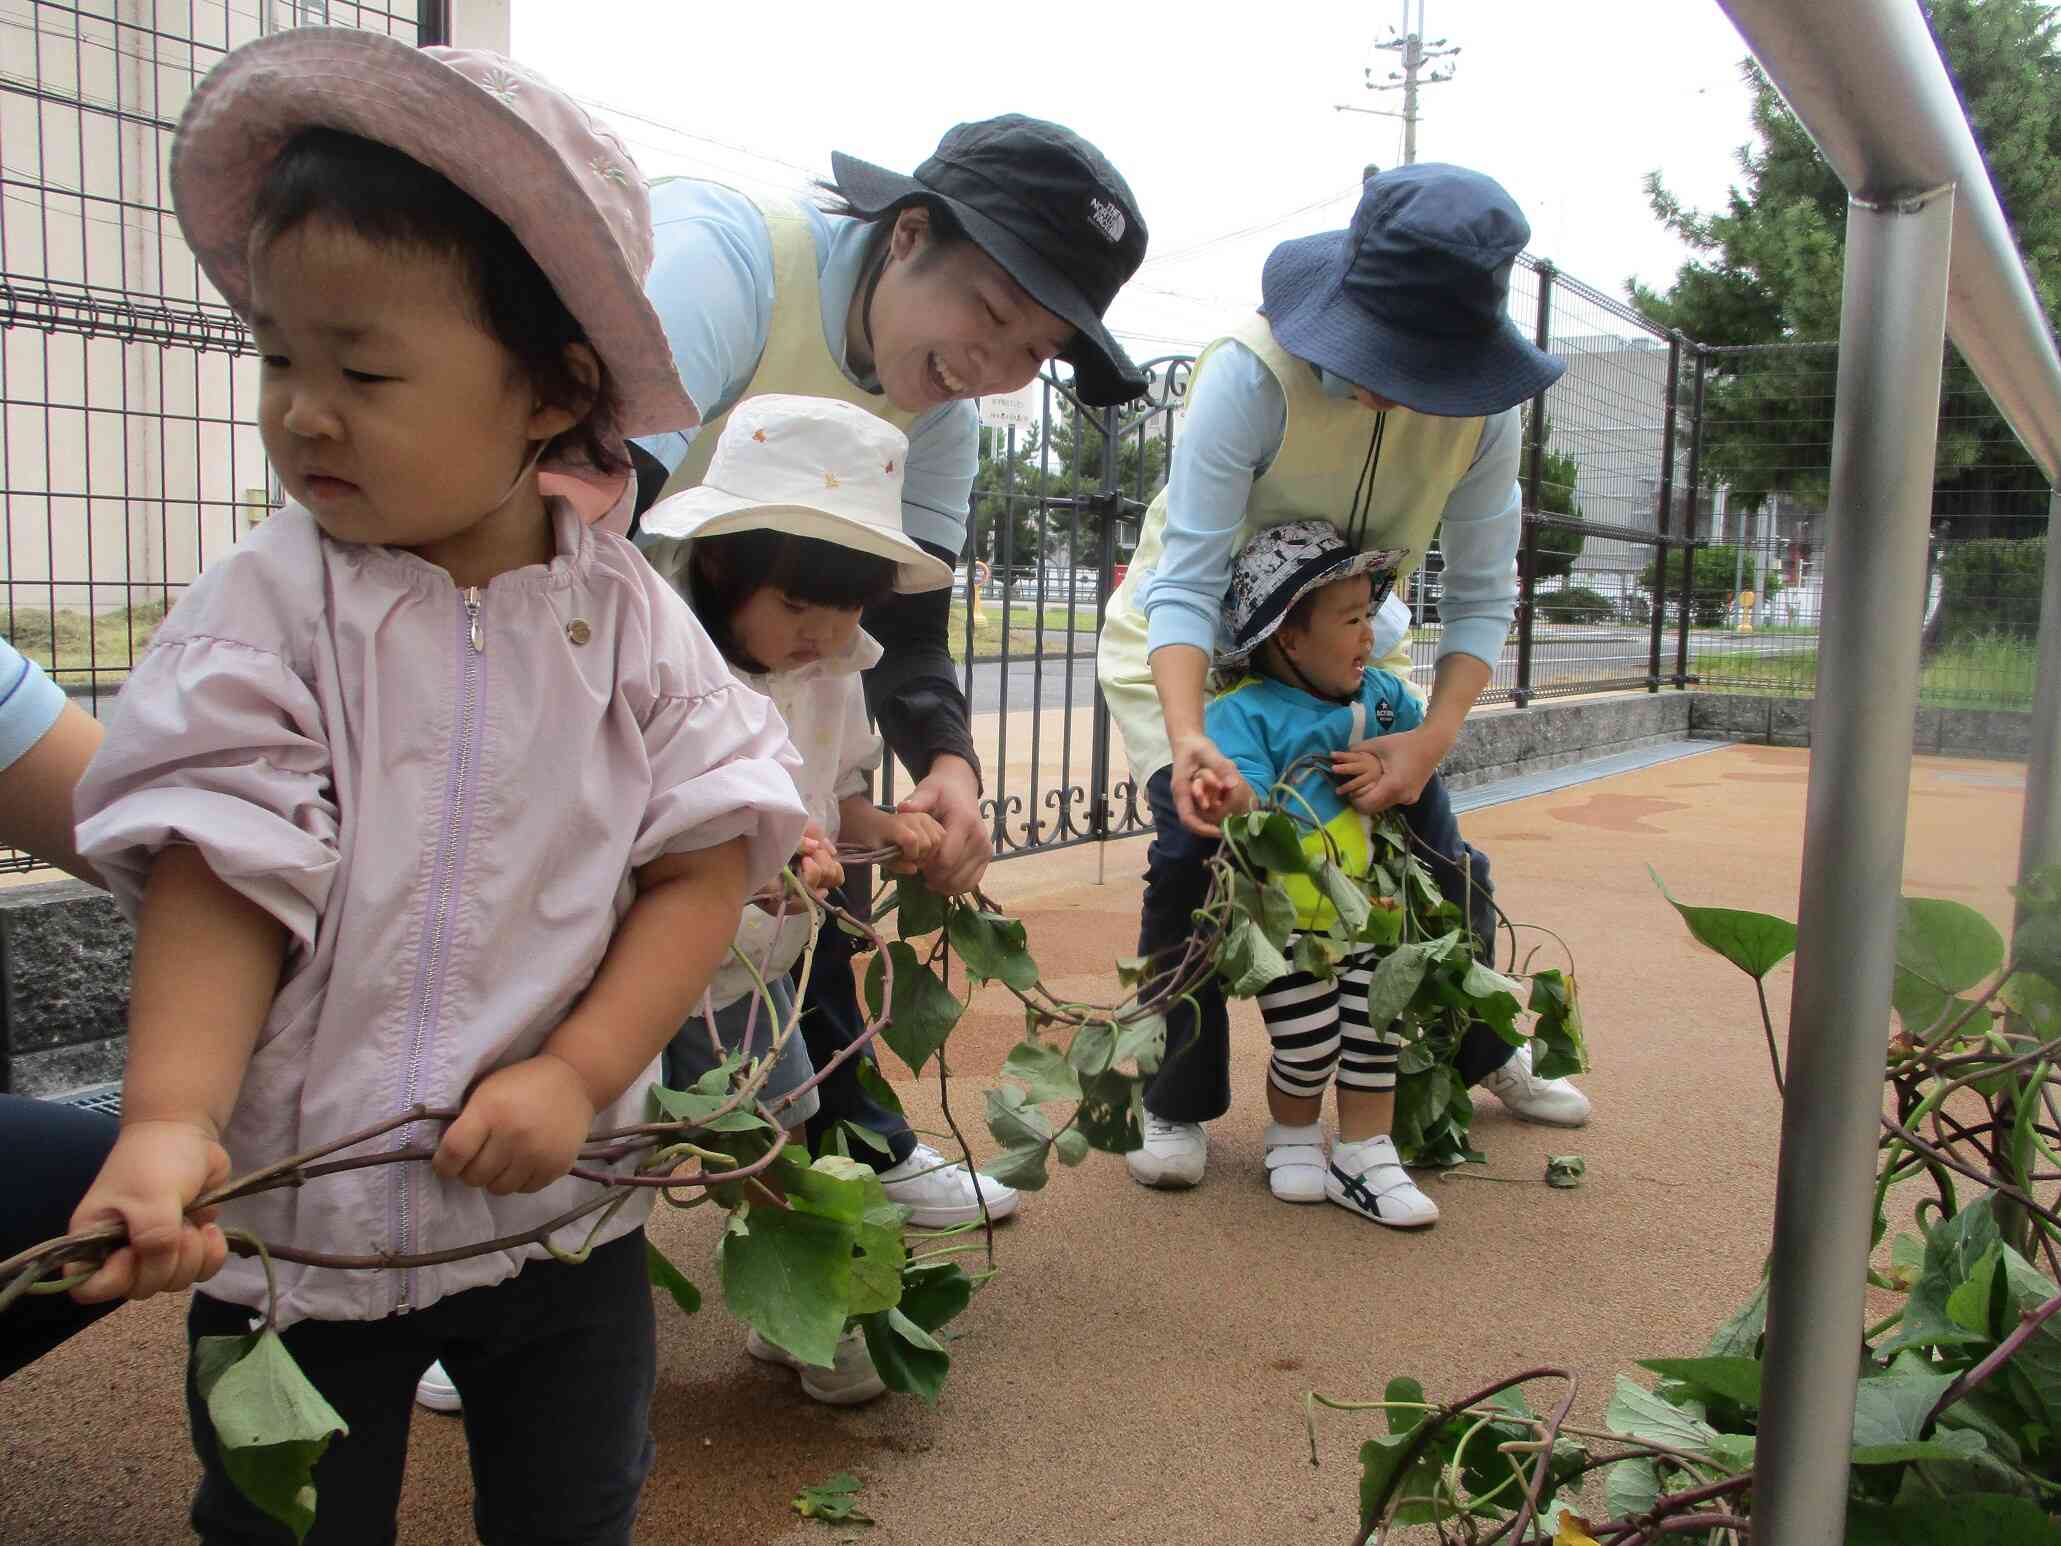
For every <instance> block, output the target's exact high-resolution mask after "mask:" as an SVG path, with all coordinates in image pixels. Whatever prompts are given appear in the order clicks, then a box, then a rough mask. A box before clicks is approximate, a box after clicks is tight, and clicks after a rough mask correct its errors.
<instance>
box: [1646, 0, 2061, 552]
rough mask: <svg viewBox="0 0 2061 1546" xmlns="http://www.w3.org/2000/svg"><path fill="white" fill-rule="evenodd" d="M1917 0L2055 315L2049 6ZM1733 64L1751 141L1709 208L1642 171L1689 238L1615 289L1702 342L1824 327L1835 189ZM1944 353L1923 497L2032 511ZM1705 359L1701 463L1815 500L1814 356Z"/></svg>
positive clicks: (2060, 75) (2007, 456)
mask: <svg viewBox="0 0 2061 1546" xmlns="http://www.w3.org/2000/svg"><path fill="white" fill-rule="evenodd" d="M1921 3H1922V4H1923V6H1924V9H1925V13H1926V15H1927V17H1928V19H1929V20H1930V21H1931V23H1932V28H1933V33H1934V36H1935V38H1936V39H1937V41H1938V43H1939V47H1940V53H1941V57H1942V58H1944V59H1945V61H1946V64H1947V70H1948V73H1949V74H1950V75H1951V76H1952V78H1953V80H1954V82H1955V85H1956V88H1957V89H1958V91H1959V92H1960V96H1961V102H1962V106H1963V108H1964V109H1965V110H1966V112H1967V113H1968V116H1969V121H1970V123H1971V124H1972V125H1973V126H1974V130H1975V138H1976V142H1977V143H1978V144H1979V145H1980V146H1981V147H1982V149H1983V152H1984V155H1985V158H1986V160H1987V164H1988V168H1989V172H1990V178H1991V182H1992V185H1993V186H1994V187H1995V189H1996V191H1997V196H1998V198H1999V200H2000V201H2001V202H2002V204H2003V207H2004V213H2005V216H2006V218H2007V219H2008V220H2009V222H2010V225H2011V229H2012V232H2013V234H2014V235H2015V236H2016V237H2017V239H2018V242H2019V245H2020V247H2021V249H2022V250H2023V252H2024V253H2025V256H2026V263H2027V269H2028V271H2029V273H2030V276H2031V278H2032V282H2033V285H2034V287H2035V289H2036V291H2037V293H2038V295H2039V298H2040V302H2041V304H2042V306H2043V307H2044V308H2045V310H2046V313H2047V316H2048V318H2049V319H2050V321H2051V320H2053V319H2054V318H2056V317H2057V315H2061V53H2057V49H2056V31H2057V24H2056V20H2055V12H2054V9H2053V7H2051V6H2049V5H2047V4H2043V3H2041V0H1921ZM1743 69H1744V72H1745V76H1746V79H1747V81H1748V83H1749V85H1751V87H1752V88H1753V104H1752V109H1751V120H1752V128H1753V132H1754V141H1753V142H1752V143H1749V144H1747V145H1745V146H1742V147H1741V148H1740V150H1739V167H1740V173H1741V177H1740V181H1739V182H1738V183H1737V184H1735V185H1734V186H1733V188H1732V191H1731V196H1730V198H1729V199H1728V201H1727V203H1726V206H1725V208H1724V209H1722V210H1718V211H1700V210H1691V209H1689V208H1687V207H1686V206H1684V205H1683V204H1682V203H1681V201H1680V200H1679V199H1677V198H1676V197H1675V196H1674V195H1673V194H1671V193H1670V192H1669V191H1668V189H1667V187H1666V184H1665V183H1664V182H1663V181H1662V180H1661V175H1660V174H1659V173H1658V172H1655V173H1652V174H1650V175H1649V176H1648V178H1647V181H1646V191H1647V196H1648V199H1649V201H1650V202H1651V204H1652V207H1653V212H1654V214H1655V216H1657V217H1658V218H1659V219H1660V221H1661V222H1662V223H1663V224H1664V225H1666V226H1667V227H1668V228H1669V229H1670V230H1672V231H1674V232H1675V233H1676V234H1677V235H1679V236H1680V237H1681V238H1682V239H1683V240H1684V241H1685V242H1686V243H1687V244H1688V245H1689V246H1690V247H1691V248H1692V249H1693V250H1694V251H1695V253H1696V254H1697V256H1696V257H1695V258H1694V259H1692V260H1691V261H1690V262H1688V263H1685V264H1683V265H1682V267H1681V269H1680V271H1679V272H1678V273H1677V274H1676V276H1675V280H1674V283H1673V284H1672V285H1670V286H1669V287H1668V289H1667V290H1666V291H1665V292H1657V291H1654V290H1651V289H1649V288H1647V287H1645V286H1643V285H1640V284H1639V283H1638V282H1637V281H1636V280H1633V281H1630V282H1629V283H1628V289H1629V290H1630V292H1631V296H1632V300H1633V302H1634V304H1636V305H1637V306H1638V307H1639V309H1640V310H1641V311H1642V312H1644V313H1645V314H1646V315H1647V316H1648V317H1650V318H1652V319H1653V320H1654V321H1655V322H1657V323H1659V324H1661V325H1662V326H1665V327H1671V328H1679V329H1681V330H1682V331H1683V332H1684V333H1686V334H1687V335H1688V336H1689V337H1690V338H1692V339H1695V340H1696V341H1698V342H1700V343H1705V344H1726V345H1731V344H1763V345H1765V344H1779V343H1788V342H1797V341H1806V340H1813V341H1815V340H1822V341H1831V340H1835V339H1837V337H1838V336H1839V300H1840V287H1841V269H1842V263H1843V260H1844V256H1845V245H1846V203H1847V201H1846V190H1845V188H1844V187H1842V186H1841V184H1840V182H1839V179H1838V178H1837V177H1836V176H1835V175H1834V174H1833V172H1832V169H1831V168H1830V167H1829V166H1828V165H1826V163H1825V161H1824V159H1823V157H1821V156H1820V155H1819V154H1818V152H1817V148H1816V147H1815V146H1814V145H1813V144H1812V143H1811V141H1810V137H1809V136H1808V135H1807V134H1805V133H1804V130H1803V126H1802V125H1801V124H1800V123H1799V122H1798V121H1797V119H1796V118H1795V116H1794V115H1793V114H1791V113H1790V111H1789V109H1788V108H1787V107H1786V106H1785V105H1784V104H1783V103H1782V100H1781V98H1780V97H1779V96H1778V95H1777V94H1776V92H1775V90H1774V88H1773V87H1772V86H1771V85H1770V84H1769V83H1768V80H1767V78H1766V76H1764V75H1763V74H1762V73H1761V72H1760V70H1759V69H1758V68H1757V67H1756V66H1755V65H1753V63H1752V62H1751V61H1748V62H1747V63H1746V64H1745V65H1744V66H1743ZM1947 365H1948V369H1947V373H1946V379H1945V385H1944V388H1943V392H1942V396H1943V402H1942V405H1941V425H1940V437H1939V454H1938V469H1939V471H1938V478H1937V482H1936V485H1935V496H1934V497H1935V505H1934V509H1935V512H1936V513H1937V514H1939V515H1941V516H1961V515H1965V516H1989V517H1996V516H2022V517H2034V516H2043V515H2044V513H2045V510H2046V487H2047V485H2046V480H2045V479H2044V478H2043V477H2042V476H2041V475H2040V473H2039V471H2038V469H2037V468H2036V467H2035V466H2034V465H2033V463H2032V460H2031V458H2030V457H2028V456H2027V455H2026V454H2025V452H2024V450H2023V449H2022V448H2021V447H2020V446H2019V445H2018V443H2017V440H2016V438H2015V437H2014V436H2013V435H2012V434H2011V432H2010V430H2009V429H2008V428H2007V427H2006V426H2005V425H2004V423H2003V421H2002V419H2001V418H2000V417H1999V416H1998V414H1997V413H1996V411H1995V410H1994V408H1993V407H1992V406H1991V405H1990V403H1989V400H1988V397H1987V395H1986V394H1985V393H1984V392H1983V391H1982V388H1981V387H1980V385H1978V384H1977V383H1976V382H1975V380H1974V378H1973V375H1972V374H1971V373H1970V372H1969V371H1968V370H1967V368H1966V367H1965V366H1963V365H1961V364H1960V363H1959V362H1958V360H1957V359H1956V358H1955V357H1954V356H1953V354H1952V351H1951V350H1949V354H1948V361H1947ZM1710 367H1711V369H1710V371H1709V373H1708V374H1707V376H1706V381H1705V397H1706V414H1705V424H1706V435H1705V440H1704V447H1703V460H1702V476H1703V480H1704V481H1705V482H1706V483H1707V484H1716V483H1718V482H1726V483H1729V484H1730V485H1731V498H1732V501H1733V506H1734V508H1745V509H1749V510H1751V509H1755V508H1758V507H1759V505H1760V504H1761V503H1762V501H1764V500H1765V499H1767V498H1768V497H1769V496H1770V495H1774V494H1781V493H1791V494H1795V495H1797V496H1799V497H1800V498H1802V499H1804V500H1806V501H1808V502H1812V503H1819V502H1822V500H1823V498H1824V495H1825V486H1826V481H1827V477H1828V463H1829V459H1830V452H1831V440H1832V433H1831V408H1832V404H1831V391H1830V380H1831V377H1830V369H1831V366H1830V360H1829V356H1828V355H1826V354H1823V353H1818V354H1814V355H1800V354H1794V353H1781V352H1776V353H1770V354H1765V355H1749V356H1744V357H1740V356H1730V357H1727V356H1717V357H1714V358H1713V359H1712V360H1711V361H1710ZM1684 375H1685V377H1686V375H1687V372H1686V371H1685V372H1684ZM2013 524H2016V523H2005V526H2004V529H2006V530H2008V529H2009V528H2010V526H2011V525H2013ZM1966 534H1968V535H1976V534H1977V532H1976V531H1975V529H1974V528H1973V527H1969V528H1967V529H1966Z"/></svg>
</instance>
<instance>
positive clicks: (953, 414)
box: [637, 177, 980, 553]
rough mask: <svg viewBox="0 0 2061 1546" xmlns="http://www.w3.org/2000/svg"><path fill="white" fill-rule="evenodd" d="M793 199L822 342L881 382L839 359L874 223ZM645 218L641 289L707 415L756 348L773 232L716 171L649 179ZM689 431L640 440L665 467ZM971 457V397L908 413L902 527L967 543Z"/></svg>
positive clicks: (681, 451) (734, 384) (856, 380)
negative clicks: (810, 258)
mask: <svg viewBox="0 0 2061 1546" xmlns="http://www.w3.org/2000/svg"><path fill="white" fill-rule="evenodd" d="M798 203H799V205H800V207H801V208H802V209H803V210H804V211H805V212H806V214H807V216H808V220H809V227H810V232H811V234H812V235H813V236H814V238H815V243H816V268H817V273H818V276H819V279H820V301H821V305H822V311H823V342H824V344H825V346H826V347H827V348H828V349H829V350H830V355H831V358H832V359H834V360H836V361H837V366H838V369H840V370H842V371H843V372H844V373H845V376H846V378H847V379H848V380H850V381H851V383H852V384H853V385H854V386H856V387H859V388H860V389H862V390H864V391H868V392H878V391H879V390H880V383H879V382H878V381H877V380H875V379H873V378H871V377H868V376H861V375H859V374H858V373H857V372H855V371H854V370H852V368H851V367H850V365H849V364H847V363H846V359H845V318H846V316H847V315H848V314H849V313H850V311H851V305H852V297H853V296H854V295H855V294H857V293H858V288H859V281H860V278H861V277H862V276H863V274H864V272H865V266H866V248H867V244H868V241H869V238H870V237H871V235H872V231H873V228H872V227H871V226H869V225H868V224H867V223H866V222H865V221H862V220H854V219H851V218H849V217H834V216H831V215H828V214H825V213H824V212H823V211H822V210H820V209H818V208H817V207H816V206H815V205H814V204H813V203H811V202H810V201H808V200H806V199H802V200H799V201H798ZM651 218H652V236H653V240H654V245H655V253H654V257H653V262H652V265H651V277H650V278H649V279H648V280H647V281H646V282H645V293H646V294H647V295H648V296H649V297H650V298H651V303H652V305H653V306H654V307H656V308H657V311H658V316H659V321H660V322H662V323H663V324H664V325H665V330H666V341H667V342H668V343H670V344H671V345H672V348H673V363H674V364H675V365H676V366H677V367H678V368H679V372H680V380H681V382H682V383H683V384H684V385H685V386H686V388H687V395H688V396H690V397H692V398H693V399H694V402H695V405H696V406H697V407H699V408H700V409H701V416H702V419H703V420H704V422H705V421H707V420H709V419H713V418H715V417H716V416H717V415H718V414H721V413H725V412H728V411H729V409H730V408H731V407H732V406H734V405H735V404H736V402H737V400H738V398H740V397H741V396H743V395H744V391H745V389H746V388H747V387H748V386H750V385H751V378H752V376H753V374H754V373H755V372H756V371H757V370H758V366H759V357H760V356H761V355H762V354H764V353H765V349H766V339H767V337H768V335H769V333H770V332H771V329H772V324H773V238H772V235H771V233H770V232H768V231H767V229H766V221H765V217H764V216H762V215H761V214H760V213H759V211H758V206H757V205H755V204H753V203H752V201H751V200H750V199H748V198H746V197H745V196H744V195H743V194H741V193H739V192H737V191H736V190H735V189H734V188H726V187H724V186H723V185H722V184H721V183H712V182H701V181H699V180H697V179H694V178H684V177H683V178H673V179H670V180H668V181H665V182H661V183H658V184H656V185H654V186H653V188H652V190H651ZM774 389H775V390H778V387H777V384H774ZM882 401H883V402H885V401H886V399H885V398H882ZM698 433H700V432H699V431H698V430H685V431H681V432H677V433H673V434H665V435H652V436H647V437H644V438H642V439H640V440H639V441H638V442H637V443H638V444H639V445H641V446H643V447H644V449H645V450H647V451H649V452H650V453H651V454H652V455H653V456H655V457H657V458H658V459H659V460H660V461H661V462H663V463H664V464H665V465H666V467H667V469H668V470H671V469H673V468H676V467H678V466H679V465H680V462H681V461H682V459H684V458H685V457H686V455H687V448H688V446H690V445H691V444H693V441H694V437H695V436H696V435H697V434H698ZM979 464H980V419H979V416H978V414H977V413H976V411H975V409H974V406H973V404H972V403H970V402H950V403H944V404H942V405H940V406H939V407H936V408H933V409H931V410H930V411H929V412H928V413H926V414H924V415H923V416H922V417H921V418H919V419H918V420H917V421H916V422H915V423H914V424H912V425H910V426H909V456H908V460H907V461H906V462H905V463H904V464H903V480H902V527H903V530H905V531H907V532H908V534H909V535H910V536H912V537H915V538H917V539H918V540H919V541H924V542H933V543H936V544H937V545H938V546H939V547H942V548H945V549H947V550H949V551H950V552H953V553H959V552H963V551H965V547H966V523H967V517H968V511H969V509H970V508H971V506H970V500H971V497H972V493H973V478H974V474H975V472H977V471H978V470H979Z"/></svg>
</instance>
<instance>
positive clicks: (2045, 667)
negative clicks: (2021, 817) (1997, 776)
mask: <svg viewBox="0 0 2061 1546" xmlns="http://www.w3.org/2000/svg"><path fill="white" fill-rule="evenodd" d="M2057 525H2061V490H2057V491H2056V492H2055V493H2054V494H2052V495H2051V496H2049V499H2048V502H2047V573H2046V578H2045V580H2044V581H2043V582H2042V585H2041V589H2040V631H2039V650H2038V656H2037V665H2036V667H2035V669H2036V670H2037V671H2038V673H2039V675H2038V676H2037V677H2036V678H2035V680H2034V685H2033V691H2032V723H2031V725H2030V727H2029V728H2030V730H2031V732H2032V747H2031V755H2030V756H2029V757H2028V758H2027V759H2026V768H2025V830H2024V831H2023V833H2022V834H2021V835H2020V837H2019V840H2018V876H2019V879H2021V880H2023V879H2024V878H2025V877H2026V876H2027V875H2029V874H2030V873H2031V872H2032V871H2034V870H2036V869H2038V868H2039V867H2040V866H2041V865H2043V864H2061V541H2057V540H2056V529H2057Z"/></svg>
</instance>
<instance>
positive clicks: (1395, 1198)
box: [1324, 1133, 1438, 1229]
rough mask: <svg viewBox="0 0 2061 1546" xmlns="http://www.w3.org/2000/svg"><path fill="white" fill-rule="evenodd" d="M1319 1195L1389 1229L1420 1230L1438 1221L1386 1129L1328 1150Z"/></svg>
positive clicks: (1436, 1206)
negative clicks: (1321, 1194)
mask: <svg viewBox="0 0 2061 1546" xmlns="http://www.w3.org/2000/svg"><path fill="white" fill-rule="evenodd" d="M1324 1195H1325V1196H1326V1197H1329V1198H1330V1199H1331V1200H1332V1201H1333V1202H1335V1203H1337V1204H1338V1206H1339V1207H1341V1208H1344V1209H1346V1210H1348V1211H1349V1212H1353V1213H1357V1214H1358V1215H1359V1216H1360V1217H1361V1218H1363V1219H1372V1220H1373V1221H1374V1222H1375V1223H1377V1224H1386V1225H1387V1226H1388V1227H1389V1228H1390V1229H1422V1228H1424V1226H1425V1225H1427V1224H1436V1223H1437V1222H1438V1204H1437V1203H1435V1202H1433V1201H1432V1200H1431V1199H1430V1198H1429V1197H1426V1196H1425V1195H1424V1194H1423V1193H1422V1192H1420V1191H1418V1190H1417V1183H1416V1182H1414V1181H1412V1180H1411V1179H1410V1173H1409V1172H1408V1171H1407V1170H1405V1169H1403V1163H1402V1160H1401V1158H1400V1157H1399V1156H1398V1155H1397V1154H1396V1151H1395V1140H1394V1139H1393V1138H1391V1137H1389V1136H1388V1134H1386V1133H1383V1134H1382V1135H1381V1136H1380V1137H1379V1138H1363V1139H1361V1140H1360V1141H1359V1142H1358V1143H1341V1144H1339V1145H1338V1146H1337V1147H1336V1148H1334V1149H1333V1150H1332V1151H1331V1164H1330V1165H1329V1166H1328V1167H1327V1168H1326V1170H1325V1172H1324Z"/></svg>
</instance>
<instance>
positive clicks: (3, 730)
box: [0, 639, 64, 768]
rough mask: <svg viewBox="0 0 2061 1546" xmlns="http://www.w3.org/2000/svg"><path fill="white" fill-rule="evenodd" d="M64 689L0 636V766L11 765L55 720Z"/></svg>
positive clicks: (40, 738)
mask: <svg viewBox="0 0 2061 1546" xmlns="http://www.w3.org/2000/svg"><path fill="white" fill-rule="evenodd" d="M63 712H64V689H63V688H62V687H59V686H58V685H57V683H55V682H53V681H51V680H50V678H49V677H48V676H46V675H44V674H43V668H42V667H41V666H39V665H37V664H36V663H35V662H34V661H33V660H29V659H27V658H25V657H24V656H23V655H22V653H21V651H20V650H18V649H16V648H15V647H14V646H13V645H12V644H9V643H8V642H7V641H6V640H5V639H0V768H11V767H13V766H14V764H15V763H16V762H18V761H20V760H21V757H22V755H23V754H24V753H25V752H27V751H28V749H29V748H30V747H31V746H34V745H35V744H36V743H37V742H38V741H40V740H42V739H43V737H44V736H46V735H48V734H49V733H50V727H51V726H52V725H54V724H56V723H57V716H58V715H60V714H62V713H63Z"/></svg>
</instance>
